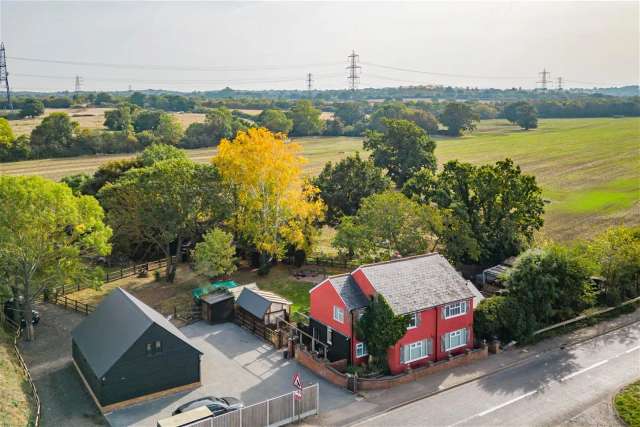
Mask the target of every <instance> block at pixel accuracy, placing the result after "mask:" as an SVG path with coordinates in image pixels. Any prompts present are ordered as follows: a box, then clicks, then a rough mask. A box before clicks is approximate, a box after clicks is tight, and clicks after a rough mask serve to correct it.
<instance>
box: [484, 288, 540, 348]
mask: <svg viewBox="0 0 640 427" xmlns="http://www.w3.org/2000/svg"><path fill="white" fill-rule="evenodd" d="M533 328H534V327H533V326H528V325H527V316H526V315H525V313H524V312H523V311H522V309H521V308H520V306H519V305H518V303H517V301H516V300H515V299H513V298H510V297H508V296H499V295H497V296H492V297H489V298H486V299H484V300H482V301H481V302H480V304H478V307H476V309H475V310H474V312H473V332H474V334H475V336H476V337H478V338H480V339H485V340H493V339H494V338H498V339H500V340H501V341H502V342H505V343H506V342H510V341H512V340H516V341H521V340H523V339H524V340H526V339H527V338H528V335H529V334H530V333H531V331H532V330H533Z"/></svg>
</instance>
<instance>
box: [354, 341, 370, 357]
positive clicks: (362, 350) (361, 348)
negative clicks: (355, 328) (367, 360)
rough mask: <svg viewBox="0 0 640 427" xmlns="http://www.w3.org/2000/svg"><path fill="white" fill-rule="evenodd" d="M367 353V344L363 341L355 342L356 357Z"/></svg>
mask: <svg viewBox="0 0 640 427" xmlns="http://www.w3.org/2000/svg"><path fill="white" fill-rule="evenodd" d="M368 355H369V350H368V349H367V344H366V343H363V342H359V343H357V344H356V357H365V356H368Z"/></svg>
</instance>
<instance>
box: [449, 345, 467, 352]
mask: <svg viewBox="0 0 640 427" xmlns="http://www.w3.org/2000/svg"><path fill="white" fill-rule="evenodd" d="M466 346H467V343H464V344H460V345H457V346H455V347H451V348H445V349H444V351H451V350H455V349H458V348H462V347H466Z"/></svg>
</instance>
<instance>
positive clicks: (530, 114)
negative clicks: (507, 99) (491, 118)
mask: <svg viewBox="0 0 640 427" xmlns="http://www.w3.org/2000/svg"><path fill="white" fill-rule="evenodd" d="M504 115H505V117H506V119H507V120H509V121H510V122H511V123H516V124H517V125H518V126H520V127H521V128H522V129H524V130H529V129H535V128H537V127H538V111H537V110H536V107H534V106H533V104H531V103H530V102H526V101H520V102H514V103H512V104H508V105H507V106H505V107H504Z"/></svg>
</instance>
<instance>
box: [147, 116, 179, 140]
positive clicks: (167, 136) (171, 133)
mask: <svg viewBox="0 0 640 427" xmlns="http://www.w3.org/2000/svg"><path fill="white" fill-rule="evenodd" d="M153 133H154V135H155V136H156V140H157V141H158V142H160V143H162V144H167V145H177V144H178V143H179V142H180V140H181V139H182V136H183V132H182V126H181V125H180V122H178V120H177V119H176V118H175V117H173V116H172V115H170V114H162V115H161V116H160V120H159V122H158V126H157V127H156V129H155V131H154V132H153Z"/></svg>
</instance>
